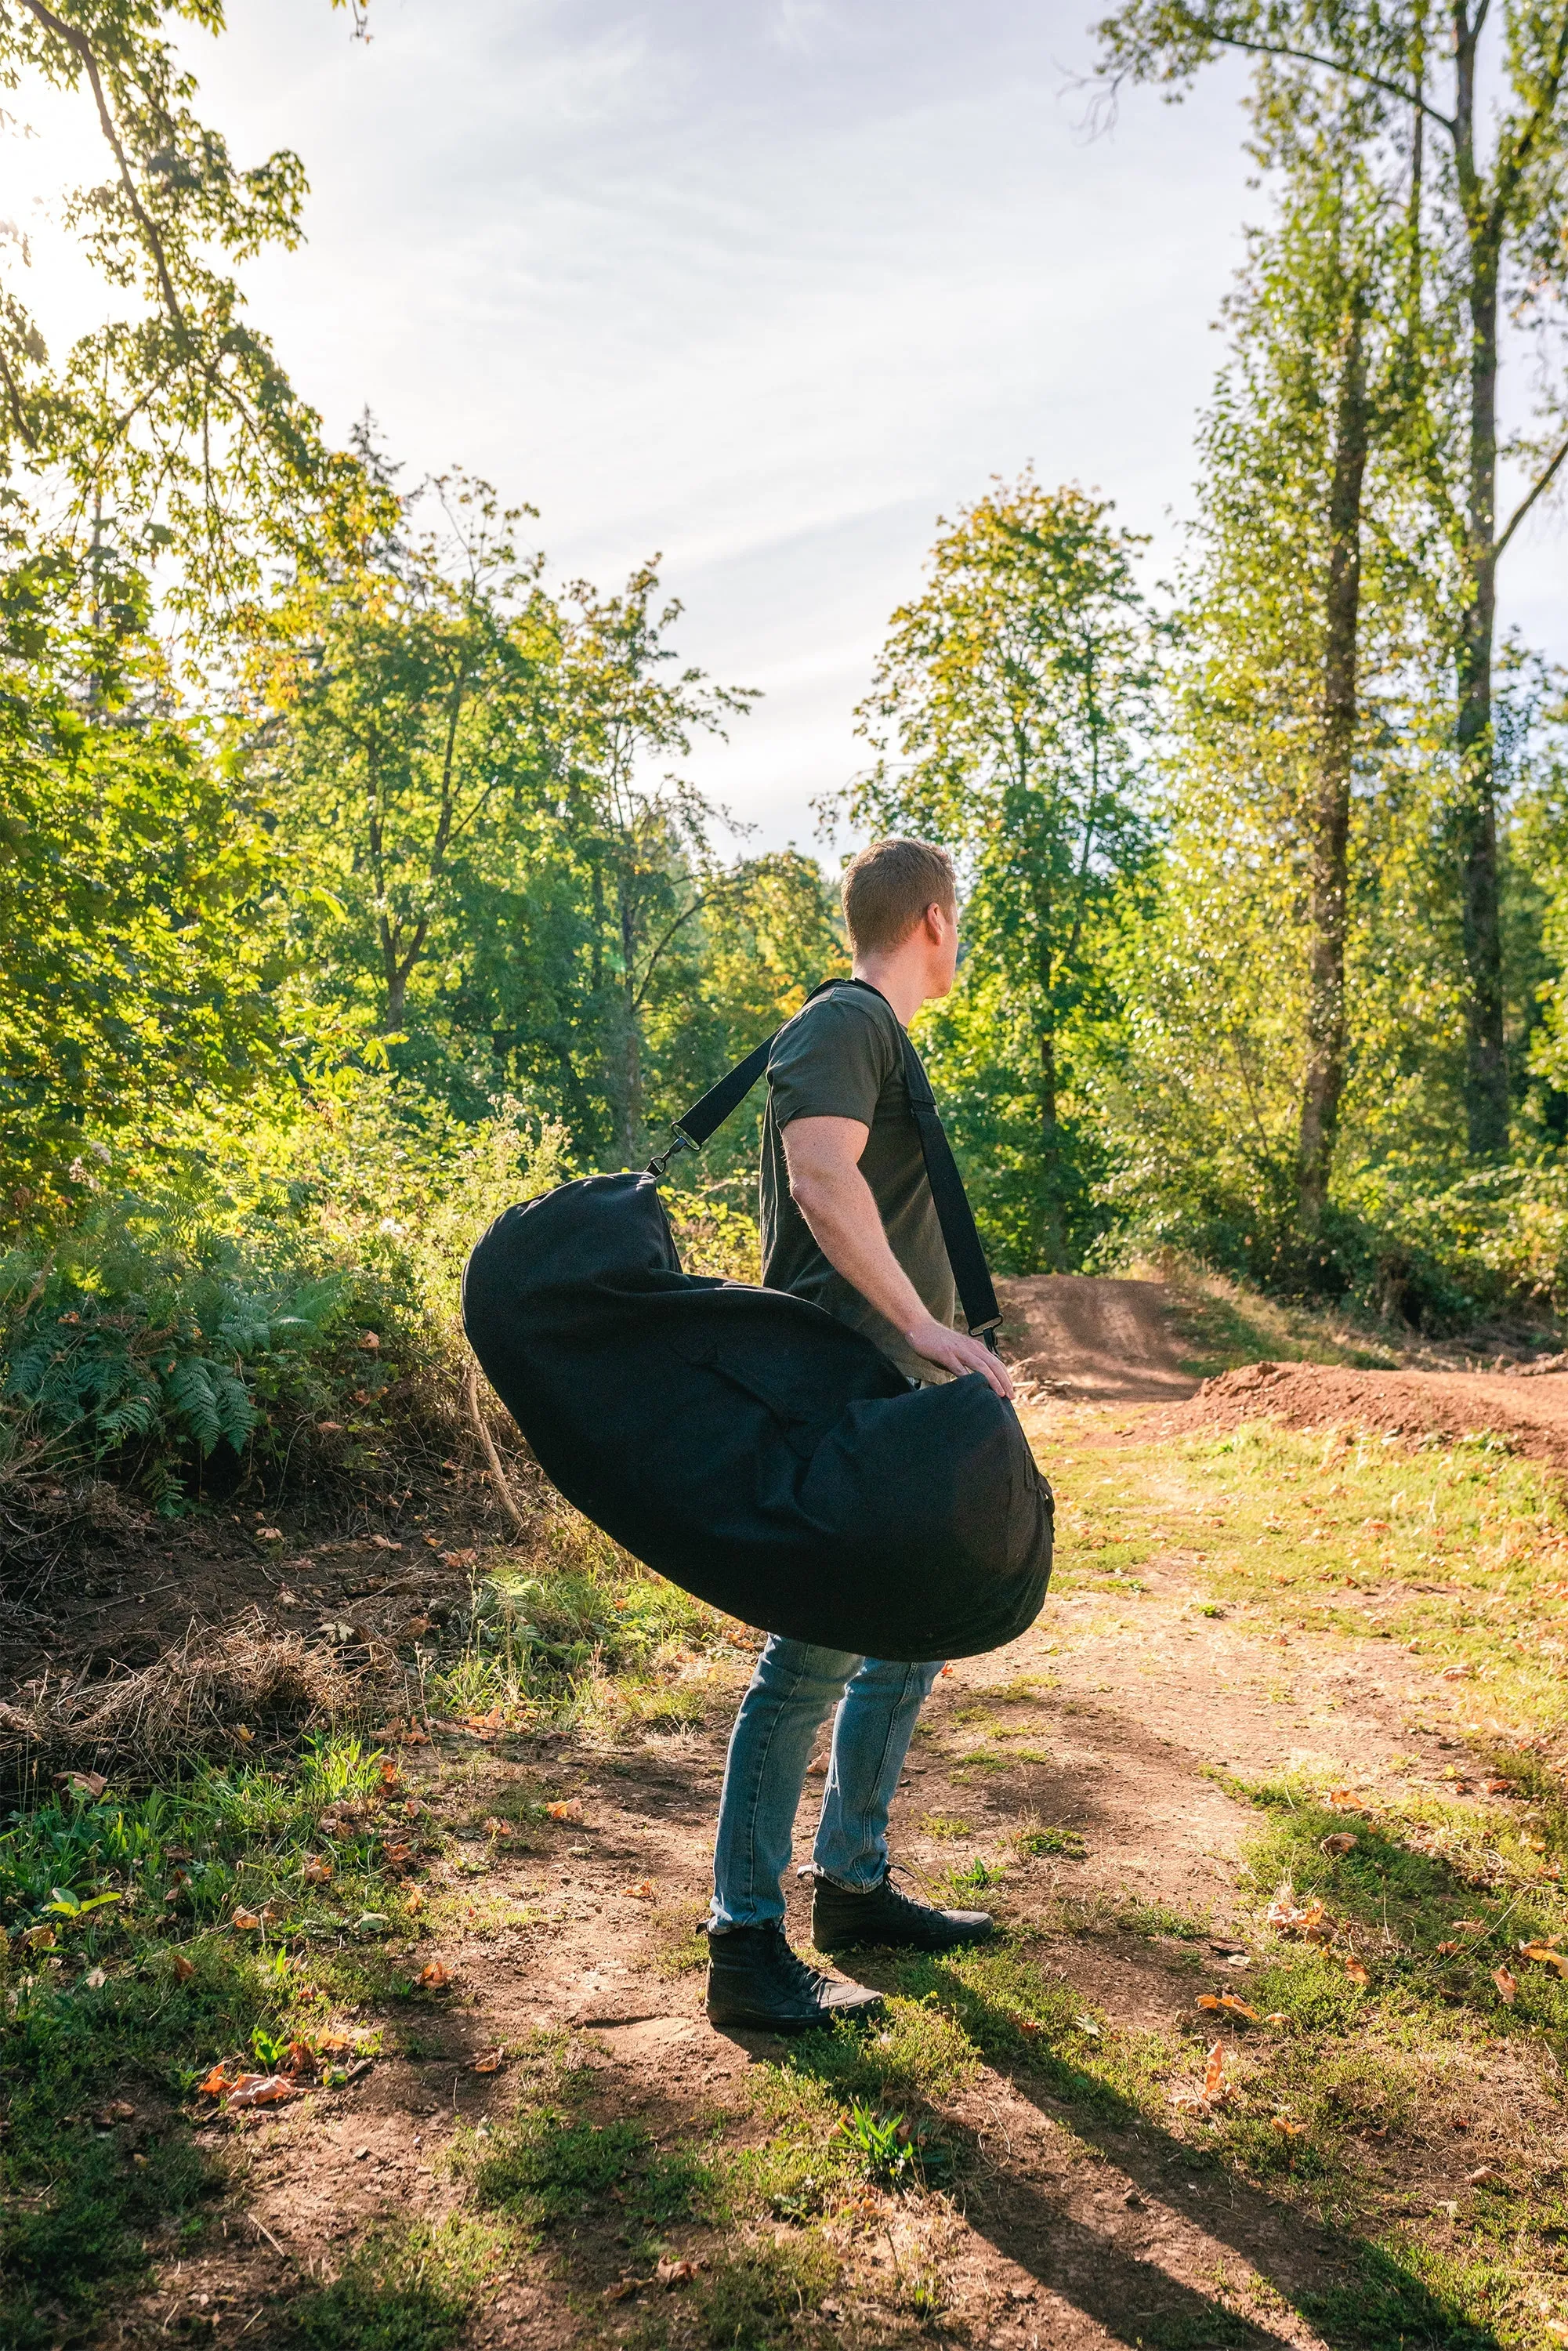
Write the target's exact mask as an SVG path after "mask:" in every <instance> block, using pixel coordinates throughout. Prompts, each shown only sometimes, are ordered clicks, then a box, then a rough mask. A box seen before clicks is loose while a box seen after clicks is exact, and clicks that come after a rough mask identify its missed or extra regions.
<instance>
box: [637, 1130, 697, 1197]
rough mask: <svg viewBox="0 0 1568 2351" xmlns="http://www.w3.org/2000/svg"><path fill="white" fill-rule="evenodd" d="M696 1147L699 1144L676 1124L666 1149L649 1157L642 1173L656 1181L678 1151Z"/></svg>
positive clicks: (693, 1149) (690, 1149)
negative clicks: (652, 1157) (654, 1156)
mask: <svg viewBox="0 0 1568 2351" xmlns="http://www.w3.org/2000/svg"><path fill="white" fill-rule="evenodd" d="M698 1147H699V1146H698V1145H697V1144H695V1143H694V1142H693V1141H692V1138H691V1136H690V1135H689V1134H682V1132H681V1130H680V1128H679V1127H678V1126H677V1127H676V1128H675V1130H674V1138H673V1140H672V1141H671V1143H670V1145H669V1148H668V1150H666V1151H661V1152H660V1153H659V1155H658V1156H657V1157H656V1158H654V1159H650V1160H649V1162H648V1165H647V1166H646V1167H645V1168H644V1170H643V1173H644V1175H652V1176H653V1180H654V1182H655V1183H657V1182H658V1181H659V1180H660V1179H661V1177H662V1176H663V1175H664V1170H665V1168H666V1167H667V1166H668V1165H669V1164H670V1162H671V1160H672V1159H674V1158H675V1157H676V1156H677V1155H678V1154H679V1153H681V1152H683V1151H695V1150H697V1149H698Z"/></svg>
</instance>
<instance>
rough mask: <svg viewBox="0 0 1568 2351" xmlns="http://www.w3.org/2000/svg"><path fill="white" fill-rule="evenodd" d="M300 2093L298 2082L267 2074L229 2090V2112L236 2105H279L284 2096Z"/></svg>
mask: <svg viewBox="0 0 1568 2351" xmlns="http://www.w3.org/2000/svg"><path fill="white" fill-rule="evenodd" d="M299 2095H300V2089H299V2085H298V2082H288V2081H286V2080H285V2079H284V2077H283V2075H282V2074H267V2075H265V2076H264V2078H263V2079H262V2080H261V2081H259V2082H246V2083H245V2084H243V2085H241V2086H240V2087H239V2088H238V2089H235V2090H231V2091H230V2092H229V2100H228V2103H229V2112H230V2113H231V2114H232V2113H233V2112H234V2110H235V2107H236V2106H280V2105H282V2104H283V2102H284V2100H285V2099H286V2098H298V2096H299Z"/></svg>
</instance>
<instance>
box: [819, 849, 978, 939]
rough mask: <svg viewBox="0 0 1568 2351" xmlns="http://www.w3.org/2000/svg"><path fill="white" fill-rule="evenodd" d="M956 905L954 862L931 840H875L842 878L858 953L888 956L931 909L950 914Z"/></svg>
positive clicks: (846, 916)
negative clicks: (946, 911)
mask: <svg viewBox="0 0 1568 2351" xmlns="http://www.w3.org/2000/svg"><path fill="white" fill-rule="evenodd" d="M957 904H958V883H957V877H956V875H955V873H954V871H953V860H952V859H951V857H949V855H948V854H947V852H946V850H945V849H941V848H939V847H938V846H937V844H936V842H935V841H909V840H906V839H905V838H904V835H902V834H900V833H894V834H893V835H892V836H891V837H890V838H889V839H888V840H886V841H871V842H869V843H868V845H867V846H866V847H865V848H864V849H862V851H861V852H860V854H859V855H858V856H857V857H855V858H853V859H852V860H851V862H850V865H849V868H848V871H847V872H845V874H844V885H843V908H844V922H845V924H846V925H847V926H848V929H849V935H850V944H851V946H852V947H853V948H854V949H855V951H856V953H857V954H870V955H887V954H889V953H890V952H891V951H892V949H893V948H894V947H896V946H902V945H903V943H904V940H905V939H906V938H907V937H908V936H909V934H910V932H911V931H912V930H913V929H914V928H915V925H916V923H918V922H919V920H920V919H921V916H922V915H923V914H925V909H926V907H927V906H943V907H946V909H948V911H949V912H952V911H954V910H956V906H957Z"/></svg>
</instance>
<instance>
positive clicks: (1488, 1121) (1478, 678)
mask: <svg viewBox="0 0 1568 2351" xmlns="http://www.w3.org/2000/svg"><path fill="white" fill-rule="evenodd" d="M1469 304H1470V468H1469V473H1470V478H1469V515H1468V517H1467V529H1466V545H1465V558H1466V567H1465V568H1466V571H1467V574H1468V578H1467V580H1466V590H1467V597H1466V604H1465V611H1464V613H1463V616H1462V619H1461V623H1460V633H1459V643H1458V664H1457V667H1458V705H1459V706H1458V765H1459V791H1458V821H1457V825H1456V833H1457V847H1458V858H1459V887H1460V902H1459V903H1460V914H1461V922H1462V936H1463V942H1464V957H1465V979H1466V991H1465V1118H1466V1124H1467V1126H1468V1128H1469V1146H1470V1150H1471V1152H1472V1153H1473V1154H1474V1155H1476V1156H1477V1157H1478V1158H1490V1157H1493V1156H1495V1155H1497V1154H1498V1153H1500V1152H1501V1151H1504V1150H1506V1149H1507V1147H1508V1061H1507V1054H1506V1049H1505V1045H1504V1040H1503V992H1502V930H1501V920H1500V891H1499V876H1498V847H1497V773H1496V754H1495V747H1494V744H1493V740H1492V707H1491V702H1492V644H1493V639H1494V636H1495V634H1496V628H1497V554H1496V534H1497V308H1498V281H1497V256H1496V253H1495V252H1492V251H1488V250H1486V249H1485V248H1482V249H1481V250H1479V251H1476V250H1474V249H1472V276H1471V282H1470V297H1469Z"/></svg>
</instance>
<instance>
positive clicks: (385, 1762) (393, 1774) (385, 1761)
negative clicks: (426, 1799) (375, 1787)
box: [382, 1755, 402, 1794]
mask: <svg viewBox="0 0 1568 2351" xmlns="http://www.w3.org/2000/svg"><path fill="white" fill-rule="evenodd" d="M382 1787H383V1788H395V1789H396V1790H397V1791H398V1792H399V1793H400V1794H401V1793H402V1772H401V1771H399V1769H398V1767H397V1765H396V1764H395V1763H394V1762H393V1761H392V1757H391V1756H390V1755H383V1756H382Z"/></svg>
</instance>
